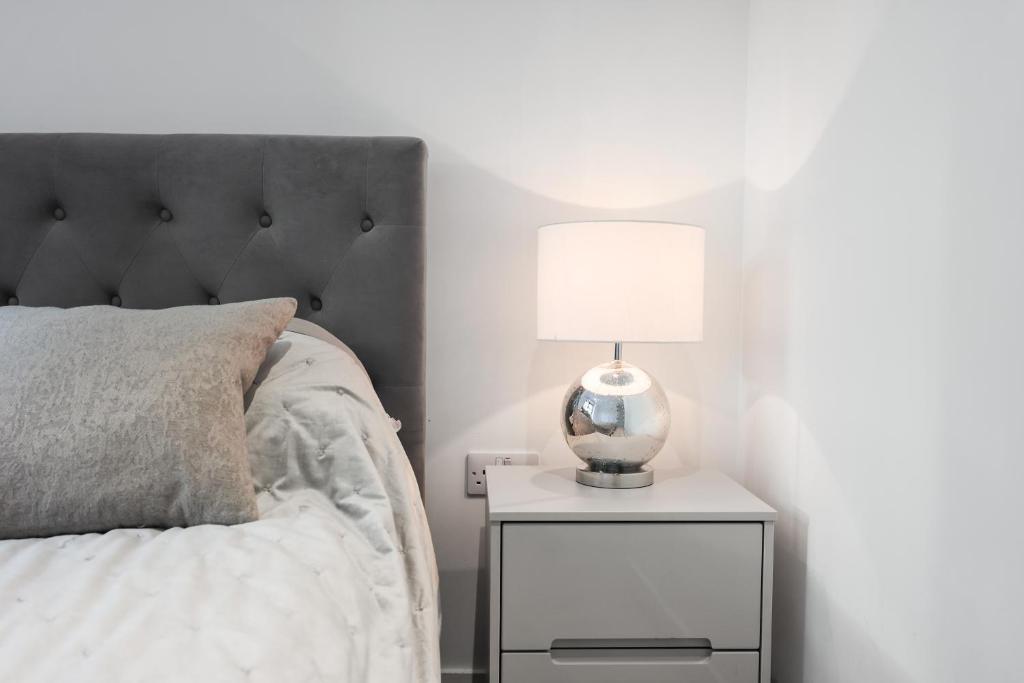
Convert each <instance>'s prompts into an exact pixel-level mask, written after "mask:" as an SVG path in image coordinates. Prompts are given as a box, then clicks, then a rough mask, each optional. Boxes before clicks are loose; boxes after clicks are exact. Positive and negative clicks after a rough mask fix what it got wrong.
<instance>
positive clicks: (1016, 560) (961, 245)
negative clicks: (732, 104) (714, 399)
mask: <svg viewBox="0 0 1024 683" xmlns="http://www.w3.org/2000/svg"><path fill="white" fill-rule="evenodd" d="M1021 35H1024V4H1022V3H1020V2H1014V1H1005V2H1000V1H997V0H981V1H979V0H974V1H972V2H936V1H930V2H924V1H917V2H913V1H911V2H896V1H887V0H826V1H822V0H755V2H754V3H753V4H752V10H751V42H750V100H749V110H748V111H749V126H748V132H749V137H748V149H749V151H748V154H749V169H750V182H749V185H748V193H747V199H748V202H747V209H746V226H745V231H744V279H745V285H744V292H745V301H744V309H745V333H744V365H743V373H744V377H745V382H744V384H745V386H746V392H745V393H746V396H745V400H744V411H743V454H744V464H743V467H742V468H741V470H740V474H741V475H743V476H744V478H745V480H746V482H747V483H748V484H749V485H750V486H751V487H752V488H753V489H754V490H755V491H756V492H757V493H759V494H761V495H762V496H763V497H764V498H765V499H766V500H767V501H768V502H770V503H772V504H773V505H775V506H776V507H778V508H779V510H780V512H781V517H780V523H779V535H778V540H779V549H778V550H779V552H778V555H777V568H778V569H777V573H776V576H777V581H776V590H775V605H776V608H777V610H776V618H775V626H776V632H775V633H776V639H777V641H776V648H775V673H776V676H777V678H778V680H779V681H782V682H785V683H799V682H806V683H819V682H825V681H827V682H829V683H842V682H843V681H851V682H853V681H857V682H863V681H871V682H872V683H888V682H904V681H906V682H910V681H929V682H930V683H941V682H944V681H972V682H974V681H978V682H986V683H987V682H993V683H995V682H1002V681H1011V680H1020V678H1021V673H1020V661H1019V660H1020V656H1019V653H1018V648H1019V639H1020V636H1021V634H1022V633H1024V581H1022V577H1024V542H1022V539H1024V535H1022V532H1021V529H1020V516H1021V511H1022V508H1024V504H1022V502H1021V501H1022V497H1021V484H1022V482H1024V458H1022V457H1021V455H1022V444H1024V420H1022V418H1021V411H1022V407H1024V361H1022V360H1021V358H1022V357H1021V350H1022V349H1024V315H1022V310H1024V309H1022V305H1021V296H1022V294H1024V268H1022V267H1021V255H1022V254H1024V220H1022V218H1021V196H1022V188H1024V126H1022V122H1024V79H1022V76H1021V65H1022V64H1024V41H1022V40H1021V38H1020V37H1021Z"/></svg>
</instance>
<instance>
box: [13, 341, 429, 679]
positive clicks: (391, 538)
mask: <svg viewBox="0 0 1024 683" xmlns="http://www.w3.org/2000/svg"><path fill="white" fill-rule="evenodd" d="M258 381H259V385H258V387H256V388H255V389H254V391H253V392H251V404H250V406H249V408H248V410H247V413H246V420H247V425H248V428H249V448H250V455H251V458H252V462H253V476H254V479H255V480H256V484H257V486H258V487H259V494H258V499H259V507H260V516H261V519H260V520H259V521H256V522H251V523H249V524H240V525H237V526H230V527H225V526H213V525H207V526H198V527H191V528H188V529H169V530H166V531H156V530H151V529H120V530H116V531H111V532H108V533H106V534H102V535H101V534H85V535H81V536H57V537H53V538H46V539H29V540H14V541H0V681H2V682H4V683H6V682H8V681H17V682H20V681H212V682H216V681H252V682H260V681H351V682H353V683H355V682H363V681H367V682H369V681H381V682H387V683H394V682H397V681H437V680H439V678H440V673H439V660H438V628H439V615H438V608H437V571H436V566H435V563H434V555H433V548H432V546H431V541H430V535H429V531H428V529H427V524H426V518H425V516H424V513H423V508H422V503H421V501H420V498H419V495H418V492H417V489H416V483H415V480H414V478H413V475H412V471H411V468H410V467H409V463H408V461H407V459H406V456H405V453H404V451H403V450H402V447H401V444H400V443H399V441H398V437H397V435H396V434H395V431H394V428H393V426H392V424H391V422H390V420H389V419H388V418H387V416H386V415H385V414H384V412H383V409H382V408H381V406H380V403H379V400H378V399H377V397H376V394H375V393H374V392H373V389H372V387H371V386H370V383H369V380H368V378H367V377H366V375H365V374H364V372H363V370H362V368H361V367H360V366H359V364H358V361H355V360H354V358H353V357H351V356H349V355H346V354H345V353H344V352H342V351H340V350H339V349H337V348H335V347H334V346H331V345H330V344H327V343H325V342H323V341H321V340H319V339H314V338H312V337H309V336H306V335H301V334H296V333H294V332H285V333H284V335H282V338H281V339H280V340H279V341H278V342H277V343H276V344H275V345H274V347H273V348H272V349H271V354H270V356H269V357H268V363H266V364H265V366H264V371H263V372H261V378H260V379H259V380H258Z"/></svg>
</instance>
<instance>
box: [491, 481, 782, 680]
mask: <svg viewBox="0 0 1024 683" xmlns="http://www.w3.org/2000/svg"><path fill="white" fill-rule="evenodd" d="M487 516H488V532H489V535H490V541H489V550H490V680H491V683H497V682H498V681H499V680H501V681H502V683H548V682H551V683H582V682H583V681H586V682H587V683H661V682H662V681H665V682H666V683H667V682H669V681H671V682H672V683H768V682H769V677H770V671H771V661H770V656H771V623H772V619H771V610H772V554H773V540H774V532H775V511H774V510H773V509H772V508H770V507H768V506H767V505H766V504H765V503H763V502H762V501H761V500H759V499H758V498H756V497H755V496H754V495H753V494H751V493H750V492H748V491H747V490H746V489H744V488H743V487H742V486H740V485H739V484H737V483H736V482H734V481H733V480H731V479H729V478H728V477H726V476H725V475H723V474H720V473H718V472H713V471H710V470H701V471H695V472H688V473H687V472H657V473H656V476H655V483H654V485H653V486H650V487H647V488H642V489H631V490H613V489H596V488H588V487H585V486H581V485H579V484H577V483H576V481H575V480H574V470H572V469H569V468H566V469H556V470H546V469H541V468H538V467H495V468H492V469H489V470H488V471H487Z"/></svg>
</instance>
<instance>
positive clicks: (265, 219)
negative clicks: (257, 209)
mask: <svg viewBox="0 0 1024 683" xmlns="http://www.w3.org/2000/svg"><path fill="white" fill-rule="evenodd" d="M273 224H274V219H272V218H271V217H270V214H269V213H265V214H263V215H262V216H260V227H263V228H269V227H270V226H271V225H273Z"/></svg>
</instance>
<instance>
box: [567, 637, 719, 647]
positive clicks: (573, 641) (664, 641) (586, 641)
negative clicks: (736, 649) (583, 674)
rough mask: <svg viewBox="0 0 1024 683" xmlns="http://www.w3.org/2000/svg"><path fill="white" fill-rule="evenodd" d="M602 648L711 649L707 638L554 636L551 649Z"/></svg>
mask: <svg viewBox="0 0 1024 683" xmlns="http://www.w3.org/2000/svg"><path fill="white" fill-rule="evenodd" d="M604 648H618V649H633V648H673V649H698V650H699V649H704V650H710V649H711V641H710V640H709V639H707V638H556V639H555V640H552V641H551V649H552V650H595V649H604Z"/></svg>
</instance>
